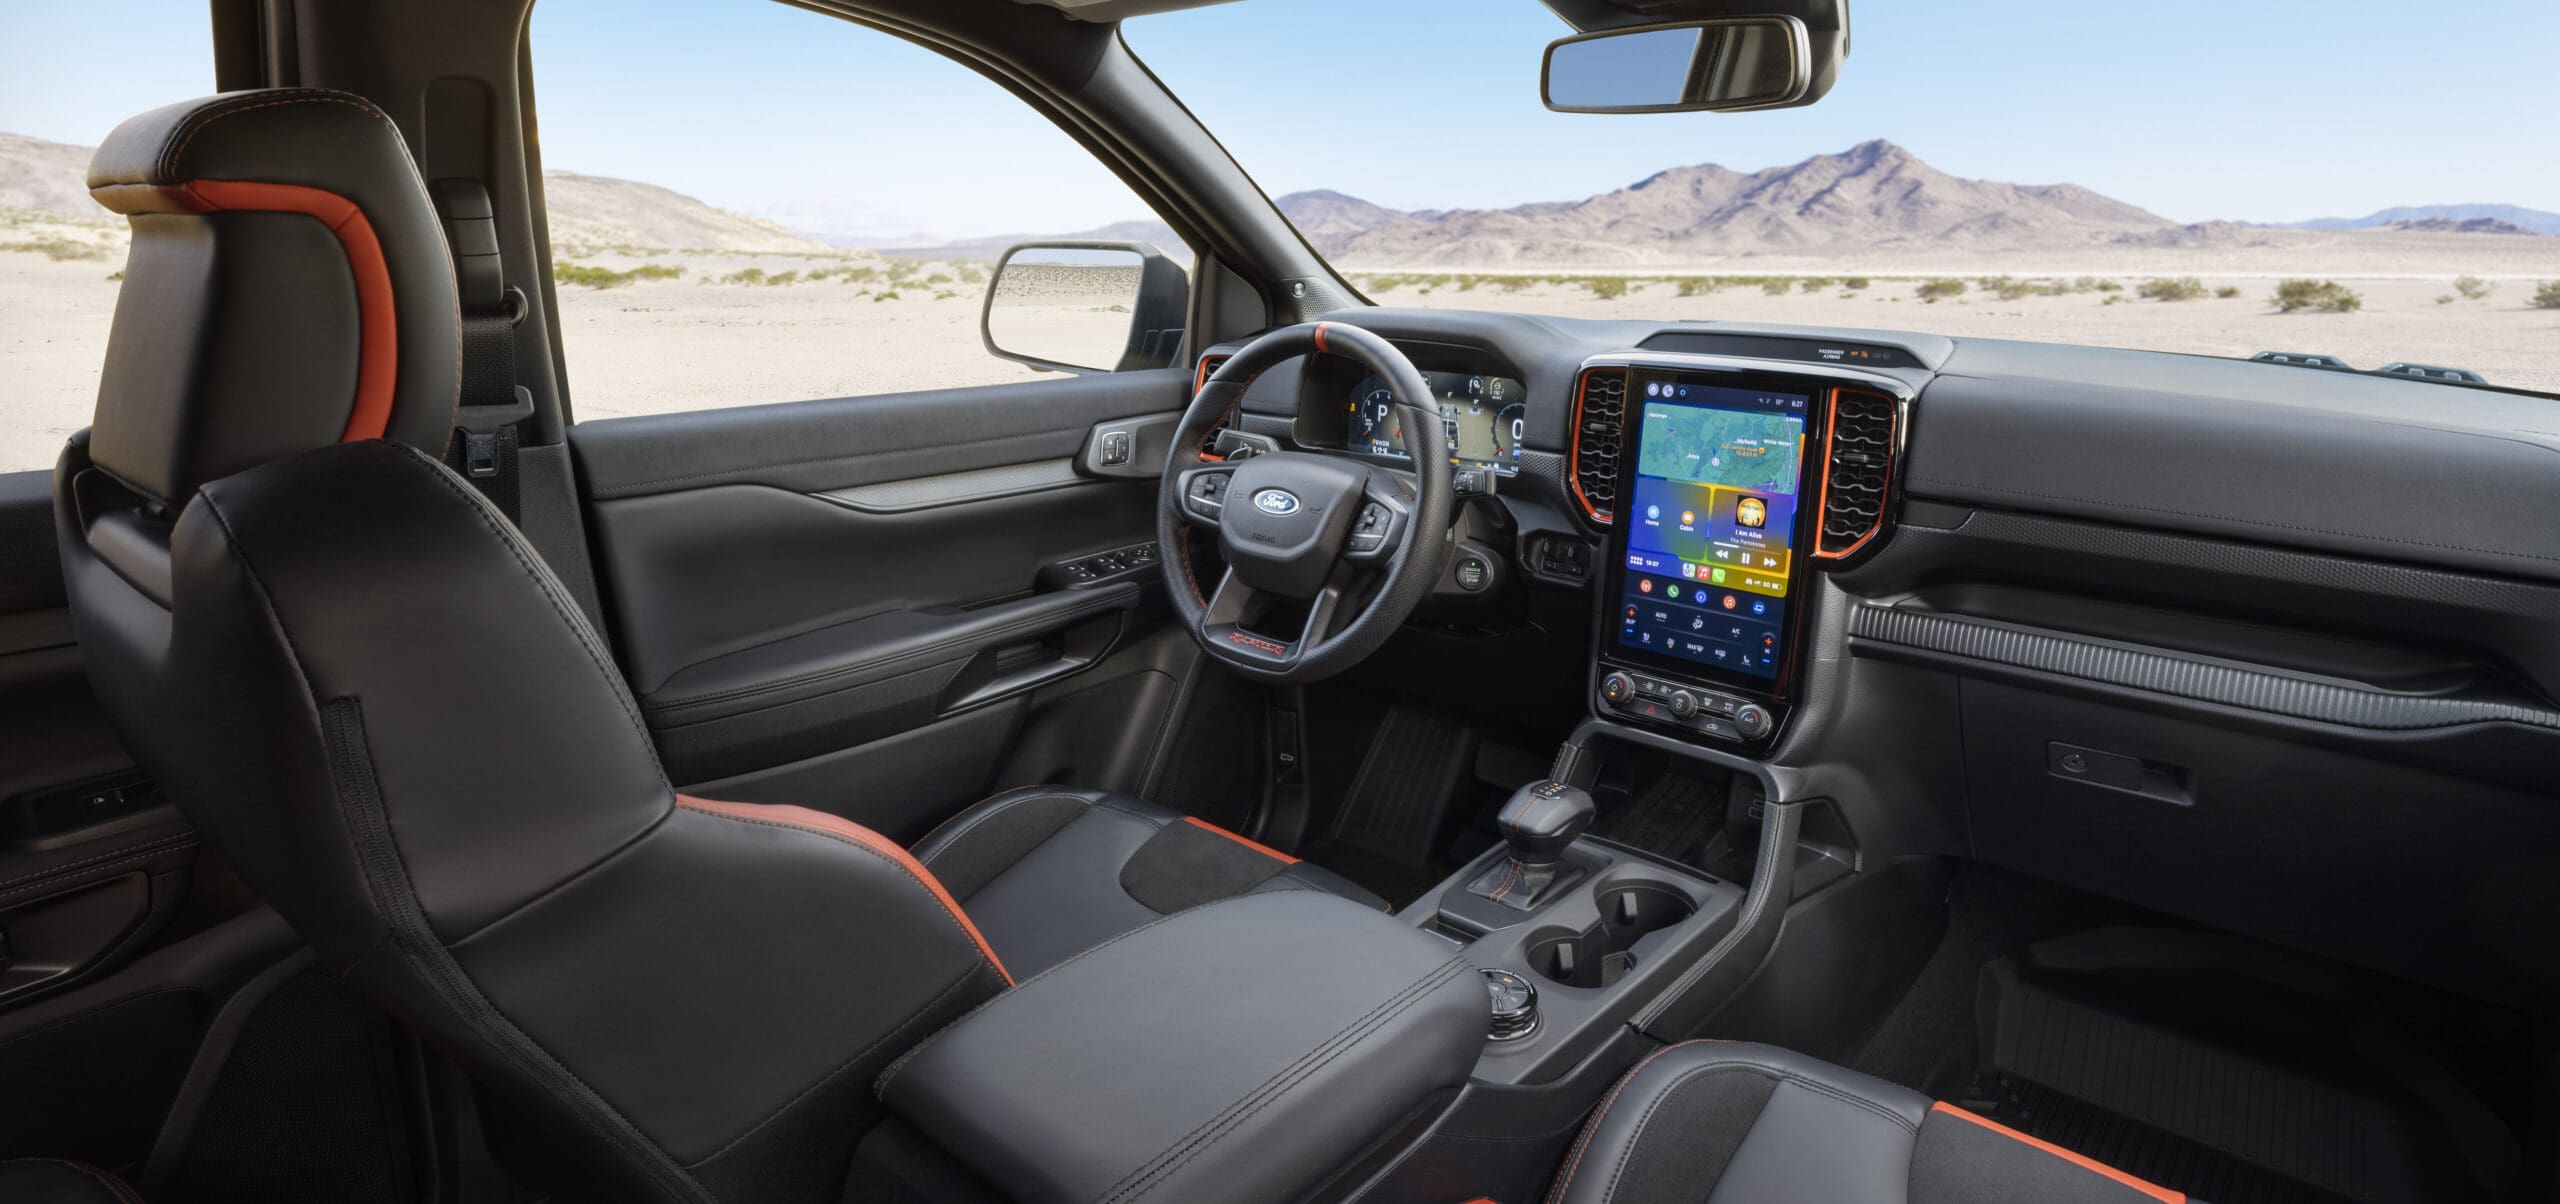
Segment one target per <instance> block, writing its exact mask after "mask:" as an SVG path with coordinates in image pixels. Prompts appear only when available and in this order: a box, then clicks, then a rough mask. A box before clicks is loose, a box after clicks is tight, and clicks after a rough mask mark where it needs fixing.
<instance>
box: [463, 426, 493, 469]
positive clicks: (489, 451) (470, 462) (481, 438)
mask: <svg viewBox="0 0 2560 1204" xmlns="http://www.w3.org/2000/svg"><path fill="white" fill-rule="evenodd" d="M462 475H464V476H466V477H469V478H471V479H472V480H475V481H482V480H487V479H488V478H490V477H494V476H496V475H498V436H497V434H496V432H494V431H464V432H462Z"/></svg>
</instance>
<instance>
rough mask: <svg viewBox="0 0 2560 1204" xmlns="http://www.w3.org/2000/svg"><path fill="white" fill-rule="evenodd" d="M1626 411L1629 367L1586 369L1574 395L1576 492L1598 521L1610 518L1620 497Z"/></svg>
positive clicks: (1574, 469) (1583, 505)
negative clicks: (1620, 451)
mask: <svg viewBox="0 0 2560 1204" xmlns="http://www.w3.org/2000/svg"><path fill="white" fill-rule="evenodd" d="M1626 414H1627V372H1626V369H1624V368H1592V369H1587V370H1585V371H1584V372H1583V374H1582V382H1581V384H1580V385H1579V386H1578V387H1576V388H1575V390H1574V398H1573V492H1574V496H1575V497H1576V498H1577V499H1579V500H1580V501H1581V503H1582V511H1583V513H1584V514H1587V515H1589V516H1590V518H1591V521H1593V522H1596V523H1606V522H1608V521H1609V515H1610V514H1611V512H1612V511H1613V509H1614V508H1615V506H1616V503H1617V500H1618V445H1619V442H1618V441H1619V433H1620V432H1621V431H1622V430H1624V429H1625V423H1626Z"/></svg>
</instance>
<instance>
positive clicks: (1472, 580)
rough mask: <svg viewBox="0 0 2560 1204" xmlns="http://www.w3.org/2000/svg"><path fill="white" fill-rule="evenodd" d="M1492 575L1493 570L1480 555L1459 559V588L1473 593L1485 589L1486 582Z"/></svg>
mask: <svg viewBox="0 0 2560 1204" xmlns="http://www.w3.org/2000/svg"><path fill="white" fill-rule="evenodd" d="M1492 576H1493V573H1492V570H1490V569H1488V568H1486V567H1485V563H1484V560H1483V559H1482V558H1480V557H1475V556H1467V557H1462V558H1460V559H1459V561H1458V588H1460V589H1463V590H1465V591H1467V592H1468V593H1471V594H1472V593H1474V592H1476V591H1477V590H1480V589H1483V588H1484V586H1485V582H1487V581H1489V580H1491V579H1492Z"/></svg>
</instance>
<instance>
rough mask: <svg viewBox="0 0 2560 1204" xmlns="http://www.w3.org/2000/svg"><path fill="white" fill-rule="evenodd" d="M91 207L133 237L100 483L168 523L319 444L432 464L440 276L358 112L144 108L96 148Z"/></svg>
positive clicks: (433, 242)
mask: <svg viewBox="0 0 2560 1204" xmlns="http://www.w3.org/2000/svg"><path fill="white" fill-rule="evenodd" d="M89 195H91V196H93V197H96V198H97V200H98V203H99V204H102V205H105V206H106V207H107V208H109V209H112V210H114V211H116V212H118V213H122V214H125V215H127V216H128V217H130V218H131V220H132V224H133V250H132V252H131V254H130V255H129V257H128V258H127V261H126V265H125V279H124V290H123V293H122V295H120V296H119V297H118V298H117V300H116V319H115V328H114V332H113V334H112V335H111V336H110V337H109V339H108V341H107V362H106V367H105V371H104V373H103V374H102V375H101V376H100V378H99V381H98V409H97V416H96V419H95V421H94V423H93V425H92V427H91V435H90V445H89V455H90V459H91V461H92V462H93V463H95V464H96V465H97V466H98V467H100V468H103V469H105V470H107V471H108V472H109V473H111V474H113V475H114V476H116V477H117V478H119V479H121V480H122V481H124V482H125V483H126V484H127V485H130V486H132V487H133V488H135V489H138V490H140V491H142V492H144V493H147V494H150V495H152V496H153V497H156V498H159V499H160V500H162V501H164V502H167V503H170V504H171V505H173V506H177V505H183V504H184V503H185V501H186V499H187V498H189V497H190V496H192V495H193V494H194V493H195V491H196V488H197V487H198V486H200V485H203V484H204V483H205V482H207V481H212V480H217V479H219V478H222V477H225V476H229V475H230V474H232V473H235V472H238V471H240V470H242V469H244V468H249V467H252V466H255V465H258V464H262V463H265V462H267V461H269V460H275V459H279V458H282V457H284V456H289V455H292V454H294V453H296V452H302V451H307V450H310V449H311V448H314V447H319V446H323V445H326V444H330V443H338V442H343V441H347V440H355V439H375V438H383V439H390V440H393V441H395V442H400V443H406V444H409V445H411V446H413V447H417V448H421V449H424V450H426V451H428V452H429V453H437V452H440V451H441V450H442V449H443V447H444V444H445V440H446V438H447V436H448V434H449V433H450V430H451V427H452V424H453V409H454V402H455V389H456V387H457V385H458V383H459V381H460V379H461V372H462V367H461V341H460V330H461V319H460V315H459V313H458V311H457V309H456V306H455V300H454V285H453V265H452V261H451V259H450V258H449V257H448V255H447V253H446V250H445V242H444V234H443V231H442V230H441V228H440V227H439V226H438V224H437V220H436V214H435V208H434V206H433V205H432V204H431V203H430V202H429V201H428V199H427V191H426V187H425V185H424V184H423V183H421V182H420V180H419V178H418V169H417V167H416V165H415V164H413V163H412V162H411V161H410V159H409V150H408V146H407V145H406V144H405V143H403V142H402V141H401V138H400V132H399V130H397V129H396V128H394V127H393V126H392V124H391V119H390V118H389V117H387V116H385V115H384V114H383V112H382V110H380V109H377V108H375V107H374V106H373V104H372V103H371V102H369V101H367V100H365V99H364V98H362V97H359V96H355V95H352V94H349V93H345V92H333V91H327V90H323V89H315V88H278V89H265V90H260V91H254V92H226V93H224V94H222V95H219V96H209V97H205V98H203V99H200V100H190V101H185V102H182V103H179V104H174V105H169V106H167V107H165V108H159V109H154V110H152V111H150V112H148V113H144V114H143V115H141V116H139V117H135V118H133V119H131V120H129V121H126V122H125V123H124V124H123V125H120V126H117V127H116V129H115V132H114V133H112V134H109V135H108V136H107V140H106V143H105V144H104V145H102V146H100V147H99V148H98V152H97V154H96V155H95V156H93V157H92V158H91V159H90V161H89Z"/></svg>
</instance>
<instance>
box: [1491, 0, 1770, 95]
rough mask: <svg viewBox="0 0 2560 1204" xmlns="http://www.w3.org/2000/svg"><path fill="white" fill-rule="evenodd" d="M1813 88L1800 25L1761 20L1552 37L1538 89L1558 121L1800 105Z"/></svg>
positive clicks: (1720, 20)
mask: <svg viewBox="0 0 2560 1204" xmlns="http://www.w3.org/2000/svg"><path fill="white" fill-rule="evenodd" d="M1813 83H1814V69H1813V46H1812V38H1811V36H1810V35H1809V34H1808V33H1807V32H1806V30H1805V24H1804V22H1803V21H1802V20H1801V19H1799V18H1796V17H1792V16H1765V17H1723V18H1718V19H1716V20H1712V21H1683V22H1680V23H1679V24H1676V25H1648V26H1645V27H1643V28H1640V29H1609V30H1602V31H1600V32H1597V33H1586V34H1581V35H1579V36H1576V37H1570V38H1559V39H1557V40H1556V41H1554V42H1551V43H1549V44H1548V45H1547V61H1546V67H1545V69H1544V70H1543V71H1541V72H1540V79H1539V88H1540V91H1541V93H1542V94H1543V95H1544V97H1545V98H1546V102H1547V107H1548V108H1550V109H1553V110H1555V111H1557V112H1559V113H1699V112H1732V111H1734V110H1737V109H1776V108H1784V107H1787V106H1790V105H1796V104H1802V103H1806V101H1807V97H1806V93H1807V92H1809V91H1811V90H1812V88H1813Z"/></svg>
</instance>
